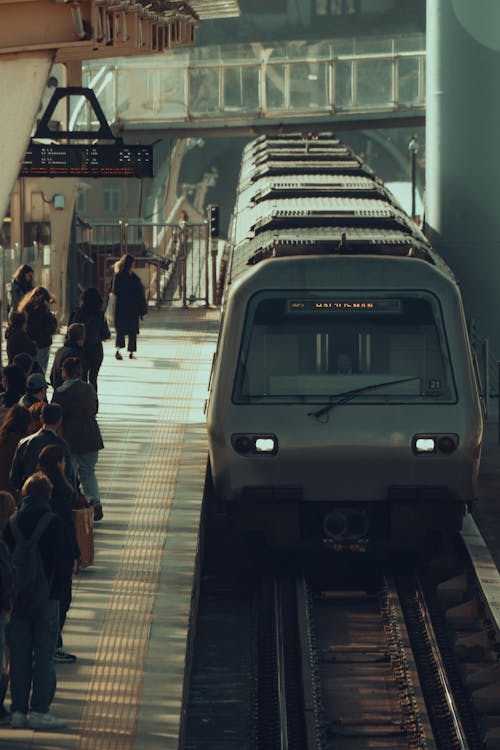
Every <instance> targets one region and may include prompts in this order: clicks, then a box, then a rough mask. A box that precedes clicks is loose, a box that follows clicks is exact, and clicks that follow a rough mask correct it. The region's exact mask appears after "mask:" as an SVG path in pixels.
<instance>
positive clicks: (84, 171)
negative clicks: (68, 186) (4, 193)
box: [20, 143, 153, 177]
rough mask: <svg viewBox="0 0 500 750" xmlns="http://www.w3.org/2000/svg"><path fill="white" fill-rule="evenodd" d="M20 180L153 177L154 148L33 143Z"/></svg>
mask: <svg viewBox="0 0 500 750" xmlns="http://www.w3.org/2000/svg"><path fill="white" fill-rule="evenodd" d="M20 176H21V177H35V176H38V177H153V147H152V146H137V145H136V146H124V145H123V144H107V145H96V144H94V145H91V146H84V145H81V144H71V143H50V144H40V143H31V144H30V147H29V149H28V151H27V152H26V156H25V158H24V161H23V164H22V167H21V172H20Z"/></svg>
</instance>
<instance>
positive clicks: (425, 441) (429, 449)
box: [415, 437, 436, 453]
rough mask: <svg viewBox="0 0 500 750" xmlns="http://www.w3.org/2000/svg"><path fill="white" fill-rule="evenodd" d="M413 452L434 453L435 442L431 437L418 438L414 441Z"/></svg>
mask: <svg viewBox="0 0 500 750" xmlns="http://www.w3.org/2000/svg"><path fill="white" fill-rule="evenodd" d="M415 451H416V452H417V453H435V452H436V441H435V440H434V438H431V437H418V438H417V439H416V440H415Z"/></svg>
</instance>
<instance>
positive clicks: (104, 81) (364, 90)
mask: <svg viewBox="0 0 500 750" xmlns="http://www.w3.org/2000/svg"><path fill="white" fill-rule="evenodd" d="M425 65H426V61H425V38H424V36H423V35H422V34H414V35H407V36H398V37H381V38H377V37H374V38H369V39H367V38H366V37H365V38H363V39H359V40H357V39H351V40H346V39H342V40H335V39H324V40H319V41H318V40H316V41H314V42H306V41H288V42H279V43H276V44H274V45H271V44H263V43H249V44H238V45H214V46H204V47H195V48H190V49H187V48H185V49H178V50H174V51H173V52H172V54H170V55H168V56H164V57H162V58H161V60H160V59H158V57H154V58H153V57H150V56H148V57H143V58H128V59H125V58H122V59H118V60H109V61H103V60H92V61H88V62H86V63H85V64H84V65H83V71H82V80H83V84H84V85H85V86H88V87H89V88H92V89H93V90H94V91H95V93H96V95H97V97H98V99H99V102H100V104H101V106H102V108H103V111H104V113H105V115H106V117H107V119H108V121H109V122H110V124H111V125H112V127H113V129H114V131H115V132H136V133H140V134H141V136H143V137H144V136H146V137H147V134H148V133H151V135H152V137H158V133H159V132H162V133H165V134H166V135H168V136H170V137H171V136H179V137H182V136H185V137H189V136H190V135H194V134H205V135H220V134H221V133H224V134H227V135H242V134H252V133H254V132H259V130H262V129H265V128H272V127H281V128H285V129H286V128H290V129H293V128H297V126H298V124H300V127H308V126H309V125H310V126H311V128H314V127H315V126H317V125H321V126H322V127H324V125H325V123H328V124H329V126H330V127H332V126H333V127H335V128H340V129H343V130H346V129H353V128H367V127H370V128H377V127H402V126H405V125H406V126H410V127H416V126H419V125H423V124H424V119H425ZM71 124H72V127H74V128H76V129H82V130H88V129H91V128H92V127H96V126H97V125H98V123H97V121H96V120H95V117H94V116H93V112H92V110H91V108H89V107H88V106H87V105H86V103H85V102H84V101H83V100H82V101H79V102H77V103H76V104H75V107H74V108H73V113H72V117H71Z"/></svg>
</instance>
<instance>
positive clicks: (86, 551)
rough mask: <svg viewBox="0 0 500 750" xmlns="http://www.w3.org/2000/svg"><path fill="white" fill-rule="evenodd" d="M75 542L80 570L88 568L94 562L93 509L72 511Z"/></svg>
mask: <svg viewBox="0 0 500 750" xmlns="http://www.w3.org/2000/svg"><path fill="white" fill-rule="evenodd" d="M73 523H74V524H75V533H76V541H77V542H78V546H79V548H80V564H79V567H80V568H88V567H90V566H91V565H92V564H93V562H94V509H93V508H92V506H90V507H88V508H78V509H73Z"/></svg>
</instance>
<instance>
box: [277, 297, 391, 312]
mask: <svg viewBox="0 0 500 750" xmlns="http://www.w3.org/2000/svg"><path fill="white" fill-rule="evenodd" d="M288 312H290V313H379V314H381V313H384V314H386V313H391V314H398V313H401V300H399V299H368V298H367V299H359V298H354V297H353V298H350V299H338V298H334V299H331V298H329V299H307V300H289V301H288Z"/></svg>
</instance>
